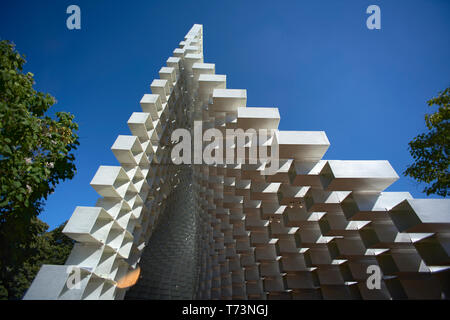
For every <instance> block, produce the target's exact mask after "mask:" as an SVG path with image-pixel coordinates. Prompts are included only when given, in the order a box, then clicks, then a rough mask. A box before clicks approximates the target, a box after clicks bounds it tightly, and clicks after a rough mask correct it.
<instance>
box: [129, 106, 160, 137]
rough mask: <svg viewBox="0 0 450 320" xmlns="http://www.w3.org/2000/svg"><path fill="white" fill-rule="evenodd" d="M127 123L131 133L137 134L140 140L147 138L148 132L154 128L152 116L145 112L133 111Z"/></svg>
mask: <svg viewBox="0 0 450 320" xmlns="http://www.w3.org/2000/svg"><path fill="white" fill-rule="evenodd" d="M127 124H128V127H129V128H130V131H131V133H133V135H135V136H138V137H139V140H140V141H141V142H144V141H146V140H149V132H150V130H151V129H154V126H153V121H152V117H151V116H150V113H147V112H133V113H132V114H131V117H130V119H128V121H127Z"/></svg>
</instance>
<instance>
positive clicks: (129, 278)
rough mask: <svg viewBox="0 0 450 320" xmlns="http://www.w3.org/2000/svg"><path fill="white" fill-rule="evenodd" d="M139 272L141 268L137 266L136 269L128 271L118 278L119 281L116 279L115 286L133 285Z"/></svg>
mask: <svg viewBox="0 0 450 320" xmlns="http://www.w3.org/2000/svg"><path fill="white" fill-rule="evenodd" d="M140 274H141V268H140V267H139V266H138V267H137V268H136V269H134V270H133V271H130V272H128V273H127V274H126V275H124V276H123V277H122V278H121V279H119V281H117V288H120V289H124V288H129V287H132V286H134V285H135V284H136V282H137V280H138V279H139V275H140Z"/></svg>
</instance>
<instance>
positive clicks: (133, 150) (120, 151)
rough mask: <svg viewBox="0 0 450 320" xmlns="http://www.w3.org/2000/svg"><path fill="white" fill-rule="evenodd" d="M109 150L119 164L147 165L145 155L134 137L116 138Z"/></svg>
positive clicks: (147, 161) (123, 136)
mask: <svg viewBox="0 0 450 320" xmlns="http://www.w3.org/2000/svg"><path fill="white" fill-rule="evenodd" d="M111 150H112V152H113V153H114V155H115V156H116V158H117V160H118V161H119V162H120V163H121V164H134V165H140V164H148V163H149V160H148V158H147V155H146V154H145V152H144V150H143V148H142V145H141V143H140V142H139V139H138V138H137V137H136V136H125V135H120V136H118V137H117V139H116V141H115V142H114V144H113V146H112V147H111Z"/></svg>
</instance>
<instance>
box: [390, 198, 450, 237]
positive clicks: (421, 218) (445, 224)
mask: <svg viewBox="0 0 450 320" xmlns="http://www.w3.org/2000/svg"><path fill="white" fill-rule="evenodd" d="M389 214H390V216H391V218H392V221H394V223H395V225H396V226H397V228H398V229H399V230H400V231H401V232H450V201H449V200H447V199H407V200H404V201H403V202H401V203H400V204H398V205H396V206H395V207H394V208H392V209H391V210H390V211H389Z"/></svg>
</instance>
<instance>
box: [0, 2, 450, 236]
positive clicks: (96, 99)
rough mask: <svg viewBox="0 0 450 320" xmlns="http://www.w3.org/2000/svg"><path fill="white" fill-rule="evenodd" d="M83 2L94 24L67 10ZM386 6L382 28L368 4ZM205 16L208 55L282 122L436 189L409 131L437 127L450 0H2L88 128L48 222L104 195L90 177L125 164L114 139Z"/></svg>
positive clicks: (448, 70)
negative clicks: (412, 148)
mask: <svg viewBox="0 0 450 320" xmlns="http://www.w3.org/2000/svg"><path fill="white" fill-rule="evenodd" d="M71 4H77V5H79V6H80V8H81V16H82V18H81V27H82V29H81V30H78V31H70V30H68V29H67V28H66V18H67V17H68V15H67V14H66V8H67V7H68V6H69V5H71ZM371 4H376V5H378V6H379V7H380V8H381V30H368V29H367V27H366V19H367V17H368V15H367V14H366V8H367V7H368V6H369V5H371ZM194 23H200V24H203V28H204V55H205V62H210V63H215V64H216V73H217V74H226V75H227V87H228V88H235V89H247V96H248V104H247V105H248V106H254V107H263V106H267V107H278V108H279V110H280V114H281V123H280V129H282V130H324V131H325V132H326V133H327V136H328V138H329V140H330V143H331V146H330V148H329V150H328V152H327V153H326V154H325V159H338V160H389V161H390V162H391V164H392V166H393V167H394V169H395V170H396V171H397V173H398V174H399V175H400V176H401V178H400V180H399V181H397V182H396V183H395V184H394V185H393V186H391V187H390V188H389V189H388V191H409V192H411V194H412V195H413V196H414V197H418V198H424V197H426V195H425V194H423V193H421V190H422V189H423V186H421V185H418V184H417V183H416V182H414V181H413V180H411V179H409V178H406V177H404V176H402V172H403V171H404V170H405V168H406V166H407V165H408V164H409V163H410V162H411V157H410V155H409V152H408V150H407V146H408V142H409V141H410V140H411V139H412V138H413V137H414V136H416V135H417V134H419V133H421V132H423V131H425V125H424V114H425V113H426V112H430V111H432V110H431V109H430V108H429V107H428V106H427V105H426V101H427V100H428V99H429V98H431V97H433V96H435V95H436V94H437V92H438V91H440V90H442V89H444V88H445V87H447V86H449V85H450V77H449V76H450V40H449V39H450V1H448V0H421V1H411V0H395V1H380V0H370V1H363V0H345V1H336V0H330V1H317V0H308V1H300V0H296V1H283V0H279V1H263V0H257V1H233V0H227V1H216V0H208V1H195V0H192V1H175V0H171V1H156V0H153V1H148V0H147V1H100V0H96V1H92V0H89V1H88V0H71V1H62V0H59V1H54V0H53V1H52V0H45V1H43V0H40V1H12V0H4V1H2V2H1V4H0V38H1V39H9V40H12V41H14V42H15V43H16V44H17V49H18V50H19V51H20V52H21V53H24V54H26V56H27V60H28V62H27V64H26V71H31V72H33V73H34V74H35V75H36V77H35V80H36V88H37V89H38V90H41V91H44V92H49V93H50V94H52V95H53V96H55V97H56V99H57V101H58V103H57V105H55V106H54V111H62V110H64V111H69V112H71V113H73V114H74V115H75V116H76V121H77V122H78V123H79V125H80V129H79V132H78V133H79V136H80V143H81V146H80V147H79V150H78V151H77V152H76V165H77V168H78V172H77V174H76V176H75V178H74V179H73V180H71V181H66V182H63V183H61V184H60V185H59V186H58V187H57V189H56V191H55V193H54V194H53V195H51V196H50V197H49V199H48V201H47V203H46V206H45V210H44V212H43V213H42V214H41V216H40V217H41V219H43V220H44V221H46V222H47V223H48V224H49V225H50V227H51V228H53V227H55V226H57V225H59V224H60V223H62V222H63V221H65V220H66V219H68V218H69V217H70V216H71V214H72V212H73V210H74V209H75V207H76V206H77V205H81V206H92V205H94V204H95V202H96V199H97V198H98V197H99V196H98V195H97V193H96V192H95V191H94V189H92V187H90V185H89V182H90V181H91V179H92V177H93V176H94V174H95V172H96V170H97V168H98V167H99V166H100V165H118V162H117V161H116V159H115V158H114V156H113V154H112V152H111V151H110V147H111V145H112V144H113V142H114V141H115V139H116V137H117V135H119V134H129V130H128V127H127V124H126V122H127V120H128V118H129V116H130V115H131V113H132V112H134V111H140V106H139V100H140V98H141V97H142V95H143V94H144V93H150V89H149V85H150V83H151V81H152V80H153V79H154V78H157V77H158V71H159V69H160V67H161V66H162V65H164V64H165V61H166V59H167V58H168V57H169V56H171V53H172V50H173V49H174V48H175V47H177V45H178V42H179V41H181V40H182V39H183V37H184V35H185V34H186V33H187V31H188V30H189V29H190V27H191V26H192V25H193V24H194Z"/></svg>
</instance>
